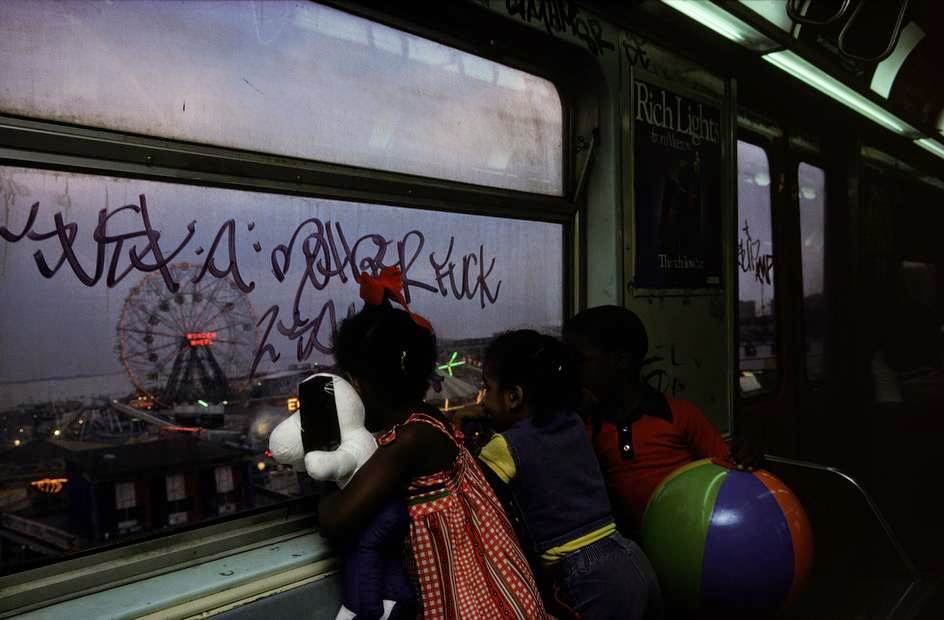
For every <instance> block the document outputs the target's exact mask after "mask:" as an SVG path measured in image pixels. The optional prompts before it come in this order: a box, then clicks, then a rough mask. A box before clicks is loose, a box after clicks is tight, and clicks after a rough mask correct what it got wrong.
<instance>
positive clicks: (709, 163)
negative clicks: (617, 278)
mask: <svg viewBox="0 0 944 620" xmlns="http://www.w3.org/2000/svg"><path fill="white" fill-rule="evenodd" d="M633 86H634V88H635V93H634V95H635V101H634V104H635V126H634V130H635V138H634V141H635V166H636V168H635V189H636V272H635V280H634V286H635V287H636V288H716V287H720V286H721V236H722V235H721V113H720V110H718V109H717V108H715V107H712V106H710V105H707V104H705V103H702V102H700V101H695V100H692V99H688V98H686V97H682V96H681V95H677V94H675V93H673V92H671V91H668V90H666V89H664V88H661V87H659V86H655V85H653V84H649V83H647V82H643V81H640V80H636V81H635V83H634V85H633Z"/></svg>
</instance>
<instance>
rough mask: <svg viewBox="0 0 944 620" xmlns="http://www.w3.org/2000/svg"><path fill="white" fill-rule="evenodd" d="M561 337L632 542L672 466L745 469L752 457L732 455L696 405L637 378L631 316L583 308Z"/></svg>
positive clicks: (636, 323)
mask: <svg viewBox="0 0 944 620" xmlns="http://www.w3.org/2000/svg"><path fill="white" fill-rule="evenodd" d="M563 336H564V340H565V341H566V342H567V343H568V344H569V345H570V346H571V348H572V350H573V352H574V354H575V355H576V356H577V362H578V367H579V368H580V380H581V384H582V387H583V389H584V393H585V395H586V397H587V401H588V403H589V404H588V407H587V410H586V411H585V417H586V420H587V427H588V430H589V432H590V434H591V438H592V440H593V447H594V450H595V452H596V454H597V458H598V459H599V460H600V468H601V469H602V470H603V476H604V478H605V479H606V483H607V488H608V490H609V493H610V501H611V503H612V505H613V511H614V514H615V516H616V520H617V524H618V525H619V526H620V529H621V530H622V531H623V532H624V534H626V535H630V536H632V537H634V538H636V536H635V534H636V532H638V530H639V529H640V527H641V526H642V516H643V513H644V512H645V510H646V504H647V503H648V502H649V498H650V497H651V496H652V493H653V492H654V491H655V489H656V487H658V486H659V483H660V482H662V481H663V480H664V479H665V477H666V476H668V475H669V474H670V473H671V472H672V471H674V470H675V469H676V468H678V467H680V466H682V465H685V464H687V463H691V462H692V461H695V460H698V459H702V458H721V459H731V460H732V461H734V462H735V463H737V464H738V467H746V468H749V469H750V468H753V465H754V464H755V463H754V460H755V459H754V457H753V454H752V453H751V452H750V451H749V450H747V449H746V448H739V449H738V450H736V454H734V455H732V454H731V450H730V449H729V447H728V445H727V444H726V443H725V441H724V439H723V438H722V437H721V434H720V433H719V432H718V431H717V430H716V429H715V427H714V426H712V424H711V422H709V421H708V419H707V418H705V416H704V414H703V413H702V412H701V410H700V409H699V408H698V407H696V406H695V405H693V404H692V403H690V402H688V401H686V400H682V399H676V398H666V397H665V396H664V395H663V394H662V393H661V392H659V391H657V390H655V389H653V388H651V387H650V386H649V385H647V384H646V383H645V381H643V379H642V377H641V376H640V370H641V368H642V362H643V360H644V359H645V357H646V352H647V351H648V349H649V339H648V336H647V335H646V328H645V327H644V326H643V324H642V321H640V320H639V317H638V316H636V314H635V313H633V312H632V311H630V310H627V309H626V308H621V307H619V306H598V307H596V308H589V309H587V310H584V311H583V312H581V313H579V314H578V315H577V316H575V317H573V318H572V319H569V320H568V321H567V322H565V323H564V331H563Z"/></svg>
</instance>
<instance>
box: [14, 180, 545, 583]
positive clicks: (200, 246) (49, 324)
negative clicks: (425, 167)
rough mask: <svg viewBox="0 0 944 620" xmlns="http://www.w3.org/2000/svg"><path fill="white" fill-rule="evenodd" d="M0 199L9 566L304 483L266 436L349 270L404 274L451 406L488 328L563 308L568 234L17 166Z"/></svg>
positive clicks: (339, 314) (336, 314) (300, 488)
mask: <svg viewBox="0 0 944 620" xmlns="http://www.w3.org/2000/svg"><path fill="white" fill-rule="evenodd" d="M0 197H2V200H3V202H4V204H5V205H6V211H5V216H4V219H3V220H2V222H0V266H2V267H0V291H3V305H2V306H0V334H2V339H0V445H2V452H0V502H2V506H0V510H2V512H3V520H2V522H0V544H2V545H3V549H2V557H3V566H4V568H5V569H8V568H9V567H11V566H13V565H17V564H18V563H24V562H30V561H32V560H34V559H37V558H41V557H52V558H55V557H59V556H63V555H66V554H68V553H70V552H72V551H75V550H80V549H83V548H88V547H91V546H94V545H97V544H102V543H105V542H113V541H116V540H126V539H130V538H133V537H134V536H140V535H142V534H147V533H150V532H155V531H162V530H167V529H168V528H173V527H174V526H179V525H185V524H192V523H196V522H205V521H207V520H211V519H214V518H217V517H219V516H222V515H228V514H232V513H238V512H240V511H244V510H247V509H250V508H254V507H260V506H266V505H270V504H275V503H278V502H280V501H282V500H285V499H288V498H291V497H294V496H298V495H299V494H301V493H303V492H304V490H305V488H306V484H307V478H304V477H298V476H296V475H295V474H294V473H293V472H291V471H287V470H285V469H282V468H281V467H280V466H278V465H277V464H276V463H275V462H274V461H273V460H271V458H269V457H268V456H267V455H266V453H265V449H266V442H267V436H268V433H269V432H270V430H271V429H272V428H273V427H274V425H276V424H277V423H279V422H280V421H281V420H282V419H284V418H285V417H286V416H287V415H288V414H289V411H290V409H291V408H292V403H293V401H294V400H295V396H296V393H295V392H296V386H297V384H298V382H299V380H300V379H303V378H305V377H307V376H308V375H310V374H312V373H313V372H316V371H318V370H319V369H320V368H323V367H326V366H328V365H330V364H331V363H332V360H333V358H332V341H333V330H334V329H335V326H336V325H337V324H338V323H339V322H340V321H341V320H342V319H343V318H344V317H345V316H346V315H347V313H348V312H350V311H351V309H352V308H355V307H359V306H360V300H359V298H358V286H357V284H356V283H355V281H354V278H355V276H356V274H357V273H360V272H362V271H367V272H372V271H377V270H379V268H380V267H382V266H387V265H398V266H400V267H401V269H402V271H403V272H404V274H405V276H404V277H405V282H406V295H407V297H408V299H409V302H410V306H411V308H412V309H413V310H414V311H415V312H418V313H420V314H422V315H424V316H426V317H427V318H428V319H429V320H430V321H431V322H432V324H433V325H434V326H435V329H436V332H437V335H438V339H439V345H440V363H439V365H440V370H439V374H440V375H442V376H443V382H442V387H441V390H440V391H439V392H436V391H431V392H430V394H429V399H430V401H431V402H432V403H434V404H436V405H438V406H440V407H442V408H454V407H456V406H461V405H462V404H465V403H469V402H471V401H473V400H474V399H475V396H476V393H477V391H478V385H479V381H480V370H479V369H480V360H481V355H482V352H483V348H484V346H485V344H486V343H487V342H488V340H489V339H490V338H491V337H492V336H493V335H495V334H496V333H497V332H500V331H503V330H506V329H513V328H520V327H533V328H537V329H540V330H543V331H550V332H556V331H557V330H558V328H559V325H560V322H561V319H562V307H563V294H562V276H561V274H562V273H563V250H562V247H563V239H562V234H563V233H562V227H561V225H559V224H552V223H544V222H529V221H519V220H512V219H503V218H494V217H484V216H474V215H460V214H454V213H436V212H428V211H419V210H414V209H407V208H402V207H395V206H389V205H374V204H360V203H353V202H342V201H338V200H328V199H316V198H304V197H296V196H285V195H277V194H269V193H260V192H247V191H236V190H230V189H220V188H210V187H198V186H191V185H179V184H173V183H166V182H156V181H145V180H136V179H127V178H114V177H110V176H104V175H90V174H78V173H70V172H53V171H46V170H39V169H30V168H20V167H10V166H4V167H0ZM300 483H301V484H300Z"/></svg>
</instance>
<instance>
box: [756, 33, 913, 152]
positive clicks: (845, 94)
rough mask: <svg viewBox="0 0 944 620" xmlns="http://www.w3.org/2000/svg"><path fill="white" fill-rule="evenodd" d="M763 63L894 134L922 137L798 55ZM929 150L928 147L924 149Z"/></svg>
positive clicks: (778, 55)
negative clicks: (776, 68)
mask: <svg viewBox="0 0 944 620" xmlns="http://www.w3.org/2000/svg"><path fill="white" fill-rule="evenodd" d="M763 58H764V60H766V61H767V62H769V63H770V64H772V65H774V66H775V67H778V68H780V69H782V70H783V71H786V72H787V73H789V74H790V75H792V76H793V77H795V78H797V79H799V80H801V81H803V82H805V83H807V84H809V85H810V86H812V87H813V88H815V89H816V90H818V91H820V92H821V93H823V94H825V95H828V96H830V97H832V98H833V99H835V100H836V101H838V102H840V103H842V104H844V105H846V106H847V107H849V108H852V109H853V110H855V111H856V112H858V113H859V114H861V115H863V116H865V117H866V118H869V119H871V120H873V121H875V122H876V123H878V124H879V125H881V126H883V127H886V128H887V129H891V130H892V131H894V132H895V133H898V134H901V135H903V136H908V137H911V138H914V137H917V136H919V135H920V134H919V133H918V131H917V130H916V129H915V128H914V127H912V126H911V125H909V124H908V123H906V122H905V121H903V120H901V119H900V118H898V117H897V116H895V115H894V114H892V113H890V112H887V111H885V110H884V109H882V107H881V106H879V105H877V104H876V103H873V102H872V101H870V100H869V99H867V98H866V97H864V96H863V95H861V94H859V93H857V92H856V91H854V90H853V89H851V88H849V87H848V86H846V85H845V84H843V83H842V82H840V81H839V80H837V79H835V78H833V77H832V76H830V75H829V74H828V73H826V72H825V71H823V70H822V69H819V68H817V67H816V66H815V65H813V64H812V63H809V62H807V61H806V60H804V59H803V58H801V57H800V56H798V55H797V54H795V53H793V52H790V51H787V50H784V51H780V52H772V53H770V54H766V55H764V56H763ZM925 148H927V147H925Z"/></svg>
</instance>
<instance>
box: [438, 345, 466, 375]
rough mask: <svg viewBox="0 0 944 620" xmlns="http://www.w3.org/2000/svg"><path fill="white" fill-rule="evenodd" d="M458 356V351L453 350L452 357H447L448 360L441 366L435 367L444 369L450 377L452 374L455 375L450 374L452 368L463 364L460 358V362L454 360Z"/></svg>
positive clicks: (463, 361)
mask: <svg viewBox="0 0 944 620" xmlns="http://www.w3.org/2000/svg"><path fill="white" fill-rule="evenodd" d="M458 357H459V352H458V351H453V353H452V357H450V358H449V361H448V362H446V363H445V364H443V365H442V366H437V367H436V368H437V369H438V370H445V371H446V372H448V373H449V376H450V377H453V376H455V375H453V374H452V369H453V368H455V367H456V366H465V360H462V361H460V362H457V361H456V359H457V358H458Z"/></svg>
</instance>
